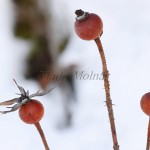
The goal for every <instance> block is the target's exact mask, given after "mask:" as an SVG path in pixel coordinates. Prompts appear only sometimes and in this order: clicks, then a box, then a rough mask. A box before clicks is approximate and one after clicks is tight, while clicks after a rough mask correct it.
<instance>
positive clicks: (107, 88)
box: [95, 38, 119, 150]
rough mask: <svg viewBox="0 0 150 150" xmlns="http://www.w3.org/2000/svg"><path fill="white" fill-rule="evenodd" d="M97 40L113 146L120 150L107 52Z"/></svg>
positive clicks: (98, 39) (115, 149)
mask: <svg viewBox="0 0 150 150" xmlns="http://www.w3.org/2000/svg"><path fill="white" fill-rule="evenodd" d="M95 42H96V44H97V47H98V49H99V53H100V56H101V60H102V67H103V79H104V87H105V93H106V106H107V110H108V115H109V121H110V127H111V132H112V139H113V148H114V150H119V145H118V141H117V133H116V127H115V121H114V113H113V108H112V100H111V98H110V85H109V72H108V69H107V63H106V59H105V54H104V50H103V47H102V43H101V41H100V38H97V39H95Z"/></svg>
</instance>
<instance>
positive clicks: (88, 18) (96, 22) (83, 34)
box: [74, 9, 103, 40]
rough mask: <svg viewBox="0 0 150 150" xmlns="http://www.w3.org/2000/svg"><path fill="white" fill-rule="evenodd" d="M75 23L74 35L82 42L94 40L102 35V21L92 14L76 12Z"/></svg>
mask: <svg viewBox="0 0 150 150" xmlns="http://www.w3.org/2000/svg"><path fill="white" fill-rule="evenodd" d="M75 13H76V15H77V18H76V22H75V24H74V28H75V32H76V34H77V35H78V36H79V37H80V38H81V39H83V40H95V39H97V38H98V37H99V36H101V35H102V33H103V22H102V19H101V18H100V17H99V16H98V15H96V14H94V13H88V12H84V11H82V10H81V9H80V10H76V12H75Z"/></svg>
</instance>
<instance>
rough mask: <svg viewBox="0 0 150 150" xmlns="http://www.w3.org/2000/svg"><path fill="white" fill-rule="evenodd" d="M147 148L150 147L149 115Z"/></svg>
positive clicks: (147, 149)
mask: <svg viewBox="0 0 150 150" xmlns="http://www.w3.org/2000/svg"><path fill="white" fill-rule="evenodd" d="M149 149H150V117H149V122H148V131H147V144H146V150H149Z"/></svg>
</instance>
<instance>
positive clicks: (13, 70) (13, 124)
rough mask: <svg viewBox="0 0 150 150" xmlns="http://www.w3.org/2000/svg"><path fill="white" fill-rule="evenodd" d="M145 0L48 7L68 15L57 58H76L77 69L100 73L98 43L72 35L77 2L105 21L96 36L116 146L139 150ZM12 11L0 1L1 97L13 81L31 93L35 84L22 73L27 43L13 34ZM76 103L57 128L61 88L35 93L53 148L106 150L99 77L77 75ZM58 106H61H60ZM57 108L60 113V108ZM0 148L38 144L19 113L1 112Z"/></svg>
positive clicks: (147, 72)
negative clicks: (68, 35) (68, 120)
mask: <svg viewBox="0 0 150 150" xmlns="http://www.w3.org/2000/svg"><path fill="white" fill-rule="evenodd" d="M149 5H150V2H149V1H148V0H145V1H142V0H139V1H135V0H130V1H129V0H126V1H123V0H115V1H102V0H95V1H86V0H82V1H78V0H76V1H75V0H72V1H69V0H55V1H53V9H54V10H55V11H56V13H57V15H58V16H59V17H60V18H62V19H63V15H66V16H67V18H68V20H67V21H68V24H69V27H68V30H70V31H71V32H72V39H71V41H70V44H69V45H68V47H67V50H66V51H65V53H64V54H63V55H62V57H61V58H60V63H62V64H64V65H66V64H69V63H72V62H76V63H80V64H82V66H81V68H80V69H81V70H84V71H85V72H91V71H94V72H95V73H101V72H102V70H101V63H100V59H99V54H98V51H97V47H96V45H95V43H94V42H93V41H90V42H87V41H82V40H80V39H79V38H78V37H77V36H76V35H75V33H74V29H73V24H74V18H75V15H74V11H75V10H76V9H79V8H82V9H83V10H85V11H89V12H93V13H97V14H99V15H100V16H101V18H102V19H103V22H104V34H103V36H102V38H101V40H102V43H103V47H104V50H105V54H106V59H107V64H108V69H109V72H110V83H111V97H112V100H113V103H114V104H116V106H115V107H114V111H115V119H116V120H115V121H116V126H117V133H118V141H119V144H120V149H121V150H127V149H128V150H143V149H145V146H146V135H147V124H148V117H147V116H146V115H145V114H144V113H143V112H142V111H141V109H140V105H139V104H140V98H141V96H142V95H143V94H144V93H146V92H148V91H149V90H150V78H149V77H150V67H149V66H150V59H149V57H150V56H149V55H150V52H149V49H150V48H149V47H150V46H149V41H150V17H148V16H149V15H148V14H150V9H149ZM13 17H14V10H13V7H12V2H11V1H10V0H1V1H0V69H1V74H0V76H1V78H0V85H1V86H0V98H1V99H0V101H4V100H8V99H12V98H14V97H15V96H16V95H15V94H14V93H16V92H18V89H17V87H16V85H15V84H14V82H13V80H12V79H13V78H15V79H16V80H17V82H18V84H20V85H22V86H23V87H24V88H25V89H29V90H30V93H34V92H35V91H37V89H38V88H39V87H38V85H37V84H36V83H35V82H33V81H30V80H28V81H26V80H25V79H24V78H23V70H24V68H22V67H24V61H25V60H24V59H25V56H26V55H27V53H28V51H27V50H28V47H29V46H30V45H29V44H28V43H27V42H24V41H22V40H18V39H16V38H15V37H14V36H13V33H12V27H13V23H14V22H13V20H14V19H13ZM76 87H77V98H78V103H77V104H76V105H75V106H74V109H73V111H74V119H73V126H72V127H70V128H68V129H65V130H58V129H57V128H56V124H57V122H58V120H59V119H61V118H59V117H60V114H61V105H60V96H59V90H58V89H57V88H55V90H54V91H53V92H52V93H51V94H48V95H46V96H44V97H42V98H39V99H40V101H41V102H42V103H43V105H44V107H45V116H44V118H43V119H42V121H41V125H42V127H43V130H44V132H45V135H46V137H47V141H48V143H49V145H50V148H51V150H60V149H61V150H99V149H100V150H112V140H111V133H110V128H109V122H108V115H107V110H106V107H104V105H105V103H104V100H105V93H104V89H103V81H101V80H99V81H96V80H92V81H90V80H86V81H83V80H82V81H80V80H77V81H76ZM59 105H60V106H59ZM59 111H60V112H59ZM0 149H2V150H14V149H15V150H31V149H36V150H44V147H43V144H42V141H41V139H40V137H39V135H38V132H37V131H36V129H35V127H34V126H32V125H28V124H24V123H23V122H22V121H20V119H19V116H18V112H17V111H16V112H14V113H11V114H7V115H2V116H0Z"/></svg>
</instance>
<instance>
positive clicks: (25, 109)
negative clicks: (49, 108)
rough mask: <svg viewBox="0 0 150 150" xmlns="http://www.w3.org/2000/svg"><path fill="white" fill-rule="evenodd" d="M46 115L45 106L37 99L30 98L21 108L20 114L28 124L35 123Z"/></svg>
mask: <svg viewBox="0 0 150 150" xmlns="http://www.w3.org/2000/svg"><path fill="white" fill-rule="evenodd" d="M43 115H44V107H43V105H42V104H41V103H40V102H39V101H37V100H33V99H32V100H30V101H29V102H27V103H26V104H24V105H22V106H21V107H20V109H19V116H20V118H21V120H22V121H23V122H25V123H28V124H35V123H37V122H39V121H40V120H41V119H42V117H43Z"/></svg>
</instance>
